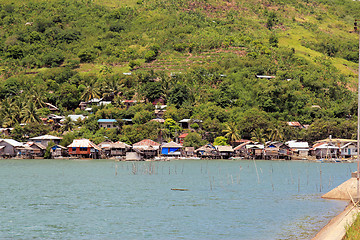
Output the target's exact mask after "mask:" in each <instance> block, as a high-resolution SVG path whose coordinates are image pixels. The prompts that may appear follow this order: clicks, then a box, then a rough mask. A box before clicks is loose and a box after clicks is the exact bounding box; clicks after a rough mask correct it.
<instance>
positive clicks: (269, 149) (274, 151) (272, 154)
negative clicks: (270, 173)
mask: <svg viewBox="0 0 360 240" xmlns="http://www.w3.org/2000/svg"><path fill="white" fill-rule="evenodd" d="M278 158H279V148H278V147H277V146H276V145H275V144H273V143H269V144H267V145H266V147H265V149H264V159H278Z"/></svg>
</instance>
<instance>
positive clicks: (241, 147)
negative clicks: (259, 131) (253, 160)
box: [234, 140, 254, 157]
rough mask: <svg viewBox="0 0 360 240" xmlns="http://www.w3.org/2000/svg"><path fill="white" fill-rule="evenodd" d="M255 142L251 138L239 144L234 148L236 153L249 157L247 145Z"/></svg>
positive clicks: (239, 155)
mask: <svg viewBox="0 0 360 240" xmlns="http://www.w3.org/2000/svg"><path fill="white" fill-rule="evenodd" d="M253 143H254V142H252V141H250V140H247V141H243V142H241V143H240V144H239V145H237V146H236V147H235V148H234V154H235V155H236V156H238V157H247V155H248V151H247V148H246V145H249V144H253Z"/></svg>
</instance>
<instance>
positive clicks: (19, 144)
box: [0, 139, 23, 147]
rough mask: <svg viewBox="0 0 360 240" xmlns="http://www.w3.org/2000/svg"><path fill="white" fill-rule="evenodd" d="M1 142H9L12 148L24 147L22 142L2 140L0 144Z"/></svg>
mask: <svg viewBox="0 0 360 240" xmlns="http://www.w3.org/2000/svg"><path fill="white" fill-rule="evenodd" d="M1 141H4V142H7V143H8V144H10V145H11V146H14V147H22V146H23V144H22V143H21V142H18V141H16V140H14V139H0V142H1Z"/></svg>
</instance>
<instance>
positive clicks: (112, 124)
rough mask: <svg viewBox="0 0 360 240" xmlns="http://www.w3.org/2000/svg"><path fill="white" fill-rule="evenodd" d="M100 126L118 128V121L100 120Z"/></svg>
mask: <svg viewBox="0 0 360 240" xmlns="http://www.w3.org/2000/svg"><path fill="white" fill-rule="evenodd" d="M98 124H99V127H100V128H117V127H118V126H117V121H116V119H99V120H98Z"/></svg>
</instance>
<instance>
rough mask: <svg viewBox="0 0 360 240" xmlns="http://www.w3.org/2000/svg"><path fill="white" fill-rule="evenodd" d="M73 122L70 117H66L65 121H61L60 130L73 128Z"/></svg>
mask: <svg viewBox="0 0 360 240" xmlns="http://www.w3.org/2000/svg"><path fill="white" fill-rule="evenodd" d="M74 125H75V124H74V122H73V121H72V120H71V118H70V117H66V118H65V121H64V122H63V123H62V126H61V131H63V132H65V131H71V130H73V128H74Z"/></svg>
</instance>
